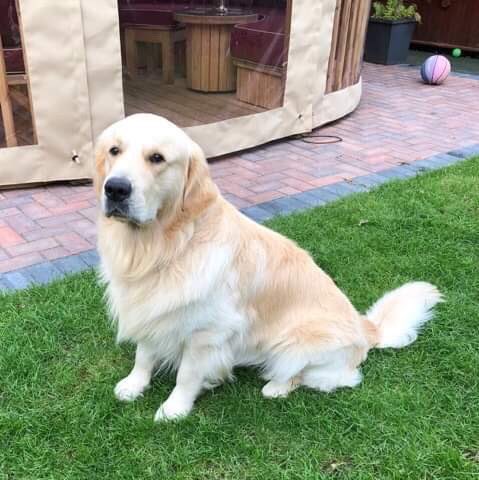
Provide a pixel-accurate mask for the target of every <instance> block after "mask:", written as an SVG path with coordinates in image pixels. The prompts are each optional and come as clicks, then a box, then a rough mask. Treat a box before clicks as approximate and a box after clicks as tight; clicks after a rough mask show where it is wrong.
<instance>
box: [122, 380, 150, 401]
mask: <svg viewBox="0 0 479 480" xmlns="http://www.w3.org/2000/svg"><path fill="white" fill-rule="evenodd" d="M147 387H148V385H145V383H144V382H141V381H140V380H139V379H137V378H135V377H132V376H128V377H126V378H124V379H123V380H121V381H119V382H118V383H117V384H116V387H115V397H116V398H117V399H118V400H120V401H122V402H132V401H133V400H136V399H137V398H138V397H141V396H142V395H143V392H144V391H145V389H146V388H147Z"/></svg>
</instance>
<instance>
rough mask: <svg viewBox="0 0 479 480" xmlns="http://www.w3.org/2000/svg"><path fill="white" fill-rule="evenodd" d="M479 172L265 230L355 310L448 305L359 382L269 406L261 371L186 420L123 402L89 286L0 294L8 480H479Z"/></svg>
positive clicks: (101, 314) (124, 355)
mask: <svg viewBox="0 0 479 480" xmlns="http://www.w3.org/2000/svg"><path fill="white" fill-rule="evenodd" d="M478 178H479V159H476V160H472V161H468V162H466V163H464V164H462V165H460V166H458V167H453V168H449V169H447V170H444V171H438V172H435V173H432V174H428V175H425V176H422V177H419V178H415V179H412V180H411V181H408V182H406V183H393V184H389V185H386V186H384V187H382V188H380V189H379V190H377V191H375V192H373V193H369V194H361V195H357V196H355V197H352V198H348V199H345V200H343V201H341V202H338V203H335V204H333V205H329V206H327V207H325V208H320V209H316V210H314V211H310V212H307V213H303V214H299V215H294V216H291V217H286V218H279V219H276V220H274V221H273V222H271V224H270V225H271V226H272V227H273V228H275V229H276V230H278V231H280V232H282V233H284V234H286V235H287V236H289V237H291V238H294V239H295V240H296V241H297V242H298V243H299V244H300V245H302V246H303V247H305V248H307V249H308V250H309V251H310V252H311V253H312V254H313V256H314V258H315V259H316V261H317V262H318V263H319V264H320V265H321V266H322V268H324V269H325V270H326V271H328V272H329V273H331V275H332V276H333V277H334V279H335V280H336V281H337V283H338V284H339V286H340V287H341V288H343V289H344V290H345V291H346V292H347V294H348V295H349V296H350V297H351V298H352V300H353V302H354V304H355V305H356V306H357V307H358V308H359V309H362V310H364V309H366V308H367V307H368V306H369V305H371V304H372V303H373V301H375V300H376V299H377V298H378V297H379V296H380V295H381V294H383V293H384V292H385V290H387V289H390V288H393V287H397V286H399V285H400V284H401V283H403V282H406V281H409V280H415V279H416V280H427V281H431V282H433V283H435V284H437V285H438V286H439V287H440V289H441V290H442V291H443V292H444V293H445V295H446V298H447V302H446V303H444V304H442V305H440V306H439V308H438V313H437V316H436V318H435V319H434V320H433V321H432V322H431V323H430V324H428V326H427V327H426V328H425V330H424V332H423V333H422V335H421V336H420V337H419V339H418V341H417V342H416V343H415V344H413V345H412V346H410V347H408V348H406V349H403V350H382V351H373V352H371V354H370V356H369V358H368V360H367V362H366V363H365V364H364V368H363V373H364V382H363V383H362V384H361V386H360V387H359V388H357V389H354V390H342V391H338V392H336V393H333V394H322V393H317V392H314V391H306V390H300V391H297V392H295V393H293V394H292V395H291V396H290V397H289V398H288V399H285V400H266V399H263V398H262V397H261V393H260V387H261V386H262V383H261V381H260V380H259V379H258V376H257V374H256V372H254V371H253V370H240V371H238V372H237V381H236V382H234V383H231V384H227V385H225V386H223V387H220V388H218V389H216V390H215V391H213V392H209V393H206V394H205V395H203V396H202V397H201V398H200V399H199V401H198V402H197V406H196V408H195V410H194V413H193V414H192V415H191V416H190V417H188V418H187V419H186V420H184V421H181V422H179V423H169V424H155V423H153V415H154V413H155V411H156V409H157V408H158V407H159V405H160V403H161V402H162V401H163V400H164V399H165V398H166V396H167V394H168V392H169V391H170V390H171V388H172V387H173V378H172V377H171V376H162V377H159V378H157V379H156V381H155V382H154V385H153V387H152V388H151V389H150V390H149V391H148V392H147V393H146V395H145V397H144V398H143V399H140V400H139V401H137V402H135V403H132V404H121V403H119V402H117V401H116V400H115V399H114V397H113V392H112V390H113V387H114V385H115V383H116V382H117V381H118V380H119V379H120V378H122V377H123V376H124V375H126V374H127V373H128V371H129V369H130V367H131V365H132V359H133V349H132V348H131V347H124V346H123V347H118V346H116V345H115V342H114V332H113V330H112V328H111V327H110V325H109V321H108V319H107V317H106V314H105V309H104V306H103V302H102V290H101V289H100V288H99V287H98V286H97V284H96V281H95V277H94V275H93V274H92V273H87V274H83V275H80V276H76V277H72V278H69V279H67V280H65V281H62V282H59V283H55V284H53V285H50V286H47V287H38V288H33V289H31V290H28V291H23V292H19V293H16V294H14V295H11V296H6V297H0V479H22V480H23V479H32V480H40V479H61V480H63V479H96V478H98V479H106V478H108V479H115V480H116V479H149V478H155V479H198V480H199V479H241V480H244V479H262V480H263V479H264V480H275V479H283V478H284V479H323V478H324V479H326V478H334V479H337V478H340V479H354V480H361V479H406V478H411V479H433V478H434V479H462V478H464V479H466V478H467V479H469V478H476V477H478V476H479V388H478V379H479V274H478V272H479V207H478V205H479V181H478Z"/></svg>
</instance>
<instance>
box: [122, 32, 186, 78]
mask: <svg viewBox="0 0 479 480" xmlns="http://www.w3.org/2000/svg"><path fill="white" fill-rule="evenodd" d="M184 41H185V32H184V28H181V27H180V28H171V27H162V26H141V27H132V26H130V27H126V28H125V57H126V58H125V61H126V69H127V71H128V75H130V77H132V78H134V77H136V76H137V75H138V45H137V42H144V43H151V44H153V45H159V46H160V48H161V61H162V66H161V69H162V75H163V81H164V82H165V83H166V84H172V83H174V82H175V44H176V43H178V42H184ZM155 51H156V49H153V52H155ZM156 60H157V59H155V55H154V53H153V54H152V53H151V52H149V55H148V61H147V69H151V68H153V67H154V66H155V62H156Z"/></svg>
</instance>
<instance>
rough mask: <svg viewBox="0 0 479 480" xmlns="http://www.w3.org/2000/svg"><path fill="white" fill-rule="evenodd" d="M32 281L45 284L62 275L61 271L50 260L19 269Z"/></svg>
mask: <svg viewBox="0 0 479 480" xmlns="http://www.w3.org/2000/svg"><path fill="white" fill-rule="evenodd" d="M20 272H21V273H22V274H23V275H24V276H25V277H27V278H30V279H31V280H32V281H33V282H34V283H38V284H45V283H50V282H52V281H53V280H57V279H59V278H62V277H63V274H62V272H61V271H60V270H59V269H58V268H56V266H55V265H54V264H53V263H51V262H45V263H39V264H37V265H32V266H30V267H27V268H24V269H22V270H21V271H20Z"/></svg>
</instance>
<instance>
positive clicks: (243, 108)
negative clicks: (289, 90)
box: [123, 75, 264, 127]
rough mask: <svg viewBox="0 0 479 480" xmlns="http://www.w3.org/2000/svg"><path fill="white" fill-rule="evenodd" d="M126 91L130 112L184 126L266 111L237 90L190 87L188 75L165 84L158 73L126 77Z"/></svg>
mask: <svg viewBox="0 0 479 480" xmlns="http://www.w3.org/2000/svg"><path fill="white" fill-rule="evenodd" d="M123 92H124V96H125V110H126V114H127V115H131V114H133V113H141V112H149V113H156V114H157V115H161V116H163V117H166V118H168V119H169V120H171V121H172V122H174V123H176V124H177V125H179V126H181V127H192V126H195V125H203V124H206V123H214V122H219V121H222V120H227V119H229V118H234V117H241V116H244V115H250V114H253V113H258V112H262V111H264V109H263V108H261V107H256V106H254V105H249V104H248V103H244V102H241V101H239V100H237V99H236V97H235V94H234V93H201V92H194V91H192V90H189V89H188V88H187V87H186V80H185V79H184V78H176V81H175V84H174V85H165V84H164V83H163V82H162V80H161V78H159V76H158V75H150V76H139V77H138V78H137V79H134V80H132V79H129V78H127V77H124V81H123Z"/></svg>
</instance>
